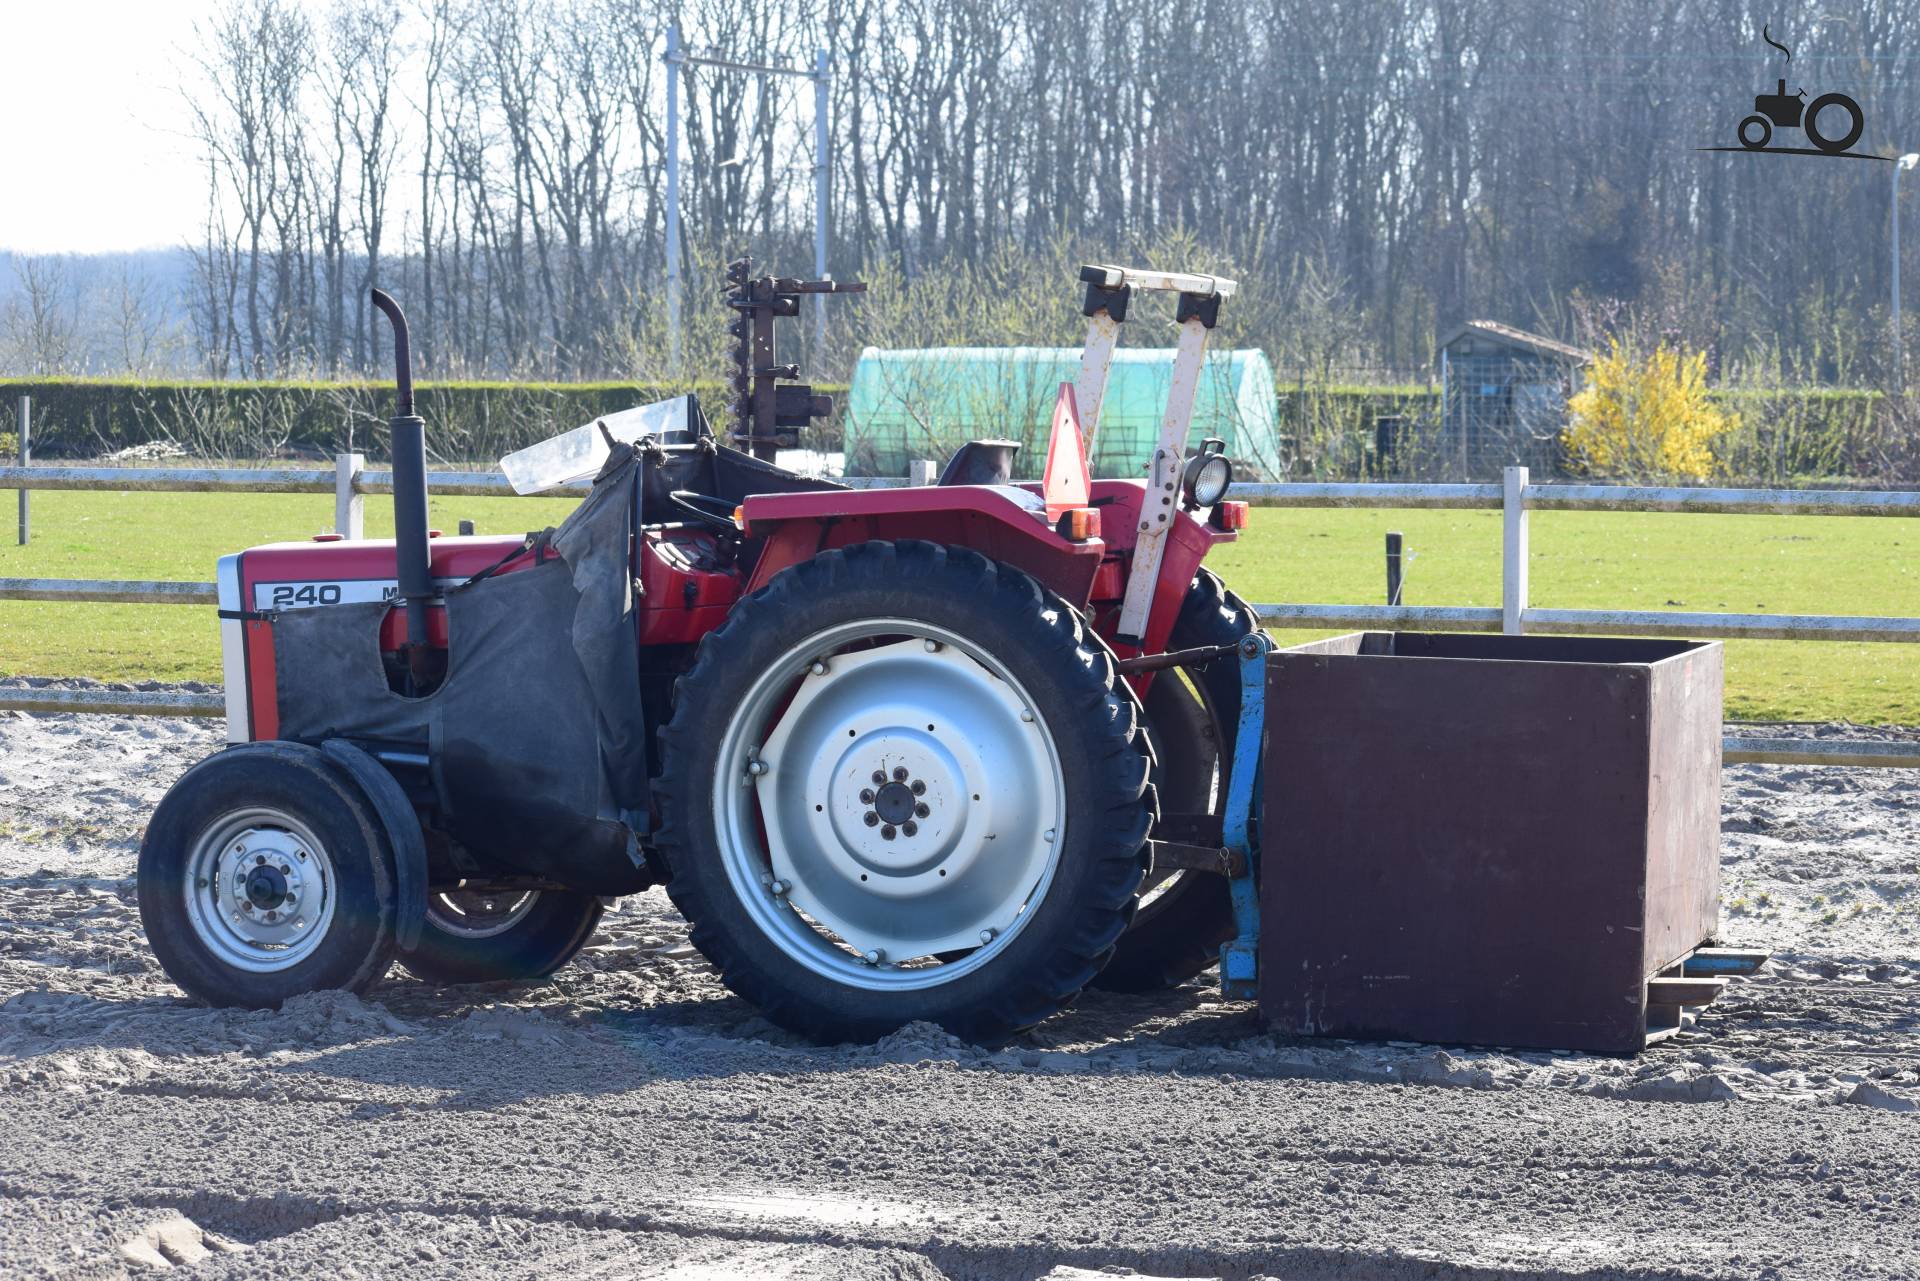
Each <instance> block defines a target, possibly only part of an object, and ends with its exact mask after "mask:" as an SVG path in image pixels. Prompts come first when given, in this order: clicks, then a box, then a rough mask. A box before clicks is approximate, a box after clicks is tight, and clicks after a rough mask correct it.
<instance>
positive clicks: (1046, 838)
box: [1040, 827, 1053, 841]
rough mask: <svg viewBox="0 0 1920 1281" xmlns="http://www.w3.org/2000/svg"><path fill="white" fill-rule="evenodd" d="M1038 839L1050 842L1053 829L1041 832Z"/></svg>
mask: <svg viewBox="0 0 1920 1281" xmlns="http://www.w3.org/2000/svg"><path fill="white" fill-rule="evenodd" d="M1040 839H1041V840H1043V841H1051V840H1052V839H1053V829H1052V828H1051V827H1049V828H1048V829H1047V830H1046V831H1044V832H1042V833H1041V834H1040Z"/></svg>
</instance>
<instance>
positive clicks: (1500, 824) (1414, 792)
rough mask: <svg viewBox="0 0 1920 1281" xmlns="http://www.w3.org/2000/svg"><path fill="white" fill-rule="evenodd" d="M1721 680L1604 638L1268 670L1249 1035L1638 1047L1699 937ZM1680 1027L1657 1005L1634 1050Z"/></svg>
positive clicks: (1446, 648) (1715, 891)
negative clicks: (1254, 993) (1256, 966)
mask: <svg viewBox="0 0 1920 1281" xmlns="http://www.w3.org/2000/svg"><path fill="white" fill-rule="evenodd" d="M1721 668H1722V655H1721V647H1720V645H1719V644H1717V643H1706V644H1701V643H1695V642H1687V641H1664V640H1616V639H1610V638H1600V637H1546V636H1481V635H1439V634H1419V633H1383V632H1366V633H1356V634H1353V635H1348V636H1341V637H1336V638H1334V639H1332V640H1326V641H1319V642H1316V643H1313V644H1308V645H1301V646H1297V647H1295V648H1292V649H1286V650H1281V651H1278V652H1276V653H1274V654H1273V655H1271V657H1270V658H1269V662H1268V671H1267V681H1268V684H1267V708H1268V712H1267V741H1266V757H1265V759H1266V780H1265V786H1266V792H1265V796H1264V809H1265V812H1264V815H1263V817H1262V820H1261V888H1260V911H1261V929H1260V940H1261V941H1260V1010H1261V1014H1262V1016H1263V1017H1264V1018H1265V1019H1267V1020H1268V1021H1269V1022H1270V1023H1271V1024H1272V1025H1273V1026H1274V1027H1275V1029H1276V1030H1279V1031H1285V1032H1293V1033H1304V1034H1309V1035H1328V1036H1351V1037H1365V1038H1387V1039H1405V1040H1419V1041H1436V1042H1445V1043H1463V1044H1488V1045H1505V1046H1526V1047H1535V1048H1543V1049H1554V1048H1560V1049H1569V1050H1573V1049H1579V1050H1593V1051H1602V1052H1609V1053H1635V1052H1637V1051H1639V1050H1640V1049H1642V1048H1643V1047H1644V1046H1645V1045H1646V1044H1647V1042H1648V1039H1649V1035H1650V1033H1649V998H1648V992H1649V987H1648V985H1649V980H1657V981H1659V982H1664V983H1666V985H1667V987H1666V988H1660V989H1658V990H1656V993H1655V1000H1656V1002H1661V1001H1664V1000H1667V999H1677V998H1673V997H1663V996H1662V995H1661V992H1664V991H1666V990H1667V989H1669V988H1670V989H1672V991H1673V992H1674V993H1678V992H1679V988H1677V987H1675V986H1674V983H1675V981H1677V979H1678V978H1679V977H1680V976H1682V975H1683V966H1685V967H1687V968H1685V969H1684V974H1686V975H1692V974H1695V973H1696V972H1698V971H1696V970H1695V969H1693V968H1692V967H1691V966H1689V965H1688V963H1687V958H1688V957H1689V955H1690V954H1691V953H1693V952H1694V951H1695V949H1697V948H1699V947H1700V946H1701V945H1702V944H1703V943H1705V942H1707V941H1709V940H1711V939H1712V938H1713V937H1714V935H1715V933H1716V931H1717V929H1718V923H1719V900H1720V735H1721ZM1702 960H1703V961H1704V960H1705V957H1704V956H1703V958H1702ZM1663 975H1664V976H1666V977H1665V978H1664V979H1663V978H1661V976H1663ZM1717 981H1719V980H1711V981H1710V982H1717ZM1689 982H1692V980H1691V979H1689ZM1689 991H1691V989H1690V988H1689ZM1702 999H1704V998H1702ZM1678 1012H1679V1007H1677V1006H1672V1005H1666V1004H1656V1006H1655V1008H1654V1009H1653V1010H1652V1012H1651V1013H1652V1023H1653V1028H1654V1033H1653V1034H1654V1035H1657V1034H1658V1033H1659V1031H1660V1029H1661V1028H1662V1027H1663V1026H1668V1027H1670V1026H1671V1025H1672V1024H1673V1023H1674V1022H1676V1021H1677V1020H1676V1018H1675V1016H1676V1015H1677V1014H1678Z"/></svg>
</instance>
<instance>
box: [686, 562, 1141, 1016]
mask: <svg viewBox="0 0 1920 1281" xmlns="http://www.w3.org/2000/svg"><path fill="white" fill-rule="evenodd" d="M674 706H675V710H674V716H673V720H672V722H671V723H670V724H669V725H667V727H666V728H665V729H664V730H663V731H662V739H663V744H664V748H665V751H664V757H665V762H666V764H665V768H664V770H663V773H662V776H661V778H660V780H659V784H658V787H659V793H660V795H661V798H662V817H663V826H662V829H661V831H660V832H659V833H658V835H657V836H656V838H655V843H656V847H657V848H658V849H659V851H660V853H661V854H662V855H663V856H664V857H665V859H666V862H667V865H668V869H669V873H670V875H669V879H668V881H667V892H668V894H669V895H671V896H672V898H673V901H674V903H675V905H676V906H677V907H678V908H679V909H680V911H681V912H682V914H684V915H685V916H686V918H687V920H688V922H689V923H690V924H691V926H692V939H693V942H694V944H695V945H696V946H698V947H699V948H700V950H701V951H702V952H703V953H705V954H706V956H707V958H708V959H709V960H710V961H712V962H713V964H714V965H715V967H716V968H717V969H718V970H719V971H720V975H721V978H722V979H723V980H724V981H725V982H726V984H727V986H728V987H730V988H731V989H733V990H734V991H735V992H737V993H739V994H740V995H741V996H743V997H745V998H746V999H748V1000H749V1001H752V1002H753V1003H754V1004H756V1005H757V1006H759V1007H760V1009H761V1010H762V1011H763V1012H764V1013H765V1014H766V1016H767V1017H768V1018H770V1019H772V1020H773V1021H774V1022H776V1023H779V1024H781V1025H782V1026H784V1027H787V1028H790V1029H792V1030H794V1031H796V1032H799V1033H801V1034H802V1035H805V1036H808V1037H812V1038H814V1039H816V1040H821V1041H836V1040H870V1039H872V1038H874V1037H878V1036H882V1035H885V1034H886V1033H888V1032H890V1031H893V1030H894V1029H896V1028H898V1027H900V1026H901V1025H902V1024H905V1023H908V1022H912V1021H915V1020H926V1021H928V1022H932V1023H937V1024H939V1025H940V1026H942V1027H944V1028H946V1029H947V1030H948V1031H950V1032H952V1033H954V1034H955V1035H958V1036H962V1037H966V1038H969V1039H971V1040H975V1041H980V1042H987V1043H993V1042H999V1041H1004V1040H1005V1039H1007V1038H1008V1037H1010V1036H1012V1035H1014V1034H1015V1033H1017V1032H1020V1031H1022V1030H1023V1029H1025V1028H1028V1027H1031V1026H1033V1025H1034V1024H1036V1023H1038V1022H1040V1021H1041V1020H1042V1019H1044V1018H1046V1017H1047V1016H1048V1015H1050V1014H1052V1013H1054V1012H1055V1011H1057V1010H1059V1009H1061V1008H1063V1007H1064V1006H1066V1005H1067V1004H1069V1003H1070V1002H1071V1001H1072V1000H1073V999H1074V997H1075V996H1077V995H1078V994H1079V992H1080V991H1081V989H1082V988H1084V987H1085V986H1086V984H1087V982H1088V980H1090V979H1091V978H1092V977H1093V976H1094V975H1095V974H1096V973H1098V972H1099V969H1100V967H1101V966H1102V965H1103V964H1105V963H1106V961H1107V958H1108V957H1109V956H1110V955H1111V954H1112V951H1113V944H1114V940H1115V939H1117V938H1118V937H1120V935H1121V933H1122V932H1123V931H1124V930H1125V929H1126V926H1127V922H1128V921H1129V920H1130V919H1131V916H1132V912H1133V902H1134V894H1135V891H1136V890H1137V888H1138V886H1139V882H1140V851H1141V847H1142V845H1143V844H1144V842H1145V840H1146V835H1147V831H1148V828H1149V826H1150V824H1151V821H1152V800H1151V795H1152V794H1151V791H1150V789H1149V787H1148V785H1147V770H1148V763H1147V758H1146V755H1145V752H1144V744H1143V741H1142V740H1141V739H1139V737H1138V731H1137V728H1136V724H1135V717H1134V714H1133V708H1132V705H1131V703H1130V702H1129V701H1128V700H1127V699H1126V698H1125V697H1124V691H1121V690H1119V689H1118V687H1117V685H1116V677H1115V675H1114V672H1113V665H1112V662H1111V660H1110V659H1109V658H1108V656H1107V654H1106V652H1105V650H1104V649H1103V648H1102V647H1101V646H1100V645H1099V644H1098V643H1097V642H1096V641H1095V640H1094V639H1093V638H1092V637H1091V636H1090V635H1089V634H1088V633H1087V631H1086V627H1085V624H1084V623H1083V621H1082V619H1081V618H1080V615H1079V614H1078V613H1077V612H1076V611H1075V610H1074V609H1073V608H1072V607H1070V606H1069V605H1067V604H1066V603H1065V602H1064V601H1062V600H1060V599H1059V598H1058V597H1055V596H1053V595H1051V594H1050V593H1048V592H1047V591H1045V590H1044V589H1043V588H1042V587H1041V586H1040V585H1039V584H1038V583H1036V582H1035V581H1034V580H1033V579H1032V578H1030V577H1028V576H1027V575H1026V574H1024V573H1021V572H1020V571H1018V570H1015V569H1013V568H1011V567H1009V566H1006V565H1002V564H998V563H995V562H993V561H990V560H988V559H986V558H985V557H983V556H981V555H979V554H978V553H975V552H972V551H967V550H964V549H960V548H949V547H942V546H939V545H936V544H934V543H927V542H918V541H903V542H899V543H884V542H876V543H865V544H860V545H857V546H853V547H849V548H846V549H845V550H839V551H828V552H823V553H821V554H820V555H819V556H816V557H814V558H813V559H812V560H809V561H806V562H803V563H801V564H799V565H796V566H794V567H792V568H790V569H788V570H785V571H783V572H782V573H781V574H779V575H778V576H776V577H775V578H774V579H773V581H771V582H770V583H768V584H767V586H766V587H764V588H763V589H761V590H760V591H758V592H756V593H754V594H753V595H752V596H750V597H748V598H747V599H746V600H744V601H742V602H741V603H740V604H739V605H738V606H736V607H735V608H734V610H733V612H732V614H731V615H730V616H729V617H728V619H727V621H726V623H725V624H724V625H723V626H721V627H720V628H718V629H717V630H715V631H714V632H713V633H711V634H710V635H708V636H707V637H706V638H705V639H704V640H703V641H702V642H701V644H700V649H699V654H698V658H697V659H696V661H695V663H694V666H693V668H692V670H690V671H689V672H687V673H686V674H685V675H684V676H682V677H681V678H680V680H679V682H678V685H677V686H676V689H675V692H674Z"/></svg>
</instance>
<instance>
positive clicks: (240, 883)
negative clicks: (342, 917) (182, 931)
mask: <svg viewBox="0 0 1920 1281" xmlns="http://www.w3.org/2000/svg"><path fill="white" fill-rule="evenodd" d="M182 889H183V891H184V893H185V895H186V901H187V920H188V922H189V923H190V924H191V926H192V927H193V932H194V935H195V936H196V937H197V938H198V939H199V941H200V942H201V944H202V945H203V946H205V947H206V948H207V950H208V951H210V952H212V953H213V955H214V956H215V957H216V958H217V959H218V960H219V961H220V962H221V963H222V964H224V965H227V966H230V967H232V968H233V969H236V970H243V971H245V972H247V973H249V974H274V973H278V972H279V971H281V970H287V969H291V968H293V967H294V966H296V965H298V964H300V963H301V962H302V961H305V960H306V959H307V958H308V957H310V956H312V955H313V954H314V952H316V951H317V950H318V949H319V947H320V945H321V943H322V942H324V941H325V939H326V935H327V931H328V929H329V928H330V927H331V926H332V924H333V916H334V909H335V906H336V903H337V900H338V897H339V887H338V883H337V880H336V877H335V874H334V867H333V861H332V859H331V858H330V857H329V855H328V853H327V849H326V846H325V845H323V844H321V842H320V840H319V839H318V838H317V837H316V836H314V834H313V831H312V829H311V828H309V827H308V826H307V825H306V824H305V823H302V822H301V821H300V820H299V819H297V818H294V817H293V816H292V815H291V814H288V813H286V812H285V811H284V810H279V809H275V808H273V807H271V806H256V807H253V808H249V809H245V810H239V811H236V812H234V813H231V814H227V815H224V816H222V817H221V818H219V819H217V820H215V821H214V822H213V823H211V824H209V825H208V826H207V827H206V828H205V829H203V830H202V832H201V834H200V837H199V838H198V839H197V840H196V841H195V842H194V844H193V848H192V850H191V852H190V853H189V854H188V857H187V863H186V876H185V884H184V885H183V886H182Z"/></svg>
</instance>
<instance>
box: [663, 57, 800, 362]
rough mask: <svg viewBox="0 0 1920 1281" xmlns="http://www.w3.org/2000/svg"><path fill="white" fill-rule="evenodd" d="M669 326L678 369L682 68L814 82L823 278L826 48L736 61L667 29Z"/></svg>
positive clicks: (673, 357) (671, 355)
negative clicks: (804, 59)
mask: <svg viewBox="0 0 1920 1281" xmlns="http://www.w3.org/2000/svg"><path fill="white" fill-rule="evenodd" d="M664 61H665V62H666V64H667V138H666V148H667V326H668V328H669V329H671V330H672V333H670V334H669V335H668V343H669V347H668V351H669V354H670V360H671V364H672V366H673V370H674V372H676V373H678V372H679V369H680V303H681V298H680V294H681V288H680V69H681V68H682V67H696V66H697V67H723V68H726V69H727V70H730V71H752V72H756V73H758V74H760V75H762V76H798V77H804V78H805V79H808V80H811V81H813V205H814V208H813V270H814V274H815V275H816V276H819V277H820V278H821V279H822V280H825V279H826V277H827V194H828V193H827V187H828V177H829V169H828V164H827V135H828V133H829V132H830V131H829V129H828V127H827V126H828V112H829V111H830V110H831V108H830V107H829V105H828V98H829V94H828V90H829V89H830V88H831V86H832V83H833V59H832V57H831V55H829V54H828V52H827V51H826V50H825V49H819V50H816V51H815V53H814V57H813V69H812V70H811V71H807V70H803V69H801V68H798V67H777V66H772V65H769V64H766V63H759V62H735V61H733V60H731V59H729V58H710V57H704V56H696V55H693V54H689V53H688V52H687V51H686V48H685V46H684V45H682V44H681V41H680V26H679V24H678V23H674V24H672V25H670V26H669V27H668V28H667V52H666V57H665V58H664ZM814 334H815V338H816V340H817V341H819V342H825V341H826V334H827V306H826V301H825V299H824V298H817V299H815V302H814Z"/></svg>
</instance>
